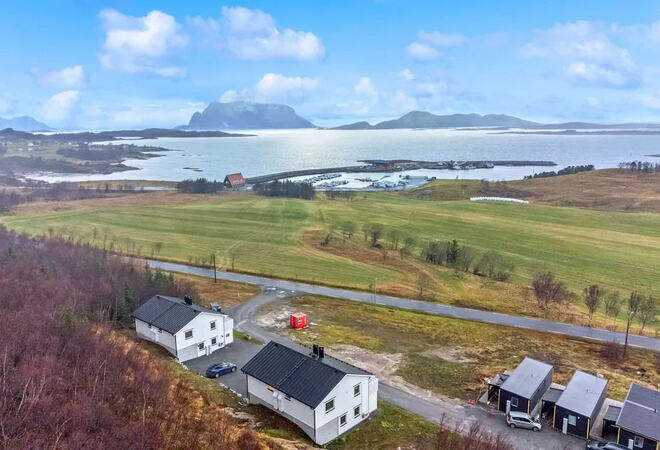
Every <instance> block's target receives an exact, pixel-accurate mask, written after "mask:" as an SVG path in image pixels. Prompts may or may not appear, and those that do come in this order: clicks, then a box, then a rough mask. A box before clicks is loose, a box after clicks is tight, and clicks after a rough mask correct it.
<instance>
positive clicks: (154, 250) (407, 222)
mask: <svg viewBox="0 0 660 450" xmlns="http://www.w3.org/2000/svg"><path fill="white" fill-rule="evenodd" d="M442 183H445V184H446V185H447V186H451V187H448V188H447V190H448V191H449V192H450V194H449V195H450V196H452V197H453V196H454V195H455V194H454V193H452V192H456V195H459V194H461V193H462V192H464V190H465V188H464V187H461V186H458V188H457V187H456V183H461V184H464V182H461V181H456V182H453V183H455V184H451V183H452V182H446V181H445V182H442ZM468 190H469V189H468ZM0 220H1V221H2V223H3V224H4V225H5V226H6V227H8V228H10V229H13V230H17V231H20V232H26V233H30V234H34V235H59V236H65V237H68V236H71V237H72V238H73V239H76V240H81V241H83V242H90V243H92V244H93V245H97V246H104V245H105V246H106V247H112V248H113V249H114V250H115V251H120V252H123V253H127V254H134V255H141V256H154V257H157V258H161V259H168V260H175V261H182V262H192V263H198V264H205V263H209V262H210V256H211V254H212V253H215V254H216V258H217V261H218V264H219V265H220V266H222V267H224V268H229V269H231V268H232V266H233V269H234V270H240V271H244V272H250V273H256V274H264V275H272V276H275V277H281V278H290V279H298V280H305V281H310V282H316V283H324V284H329V285H337V286H346V287H351V288H357V289H362V290H371V289H373V285H372V283H374V281H375V283H376V287H377V290H378V291H379V292H387V293H391V294H394V295H407V296H416V295H417V286H416V279H417V277H416V274H417V273H419V272H421V271H424V272H427V273H429V274H430V275H432V277H433V278H434V280H435V281H434V285H433V286H432V288H431V290H432V291H433V292H434V294H433V297H432V298H430V299H429V300H433V301H439V302H444V303H453V304H460V305H463V306H469V307H476V308H482V309H491V310H498V311H512V312H518V313H522V314H534V312H533V309H534V308H535V306H534V301H533V298H532V297H533V296H532V297H530V291H529V289H527V288H523V286H527V285H529V283H530V280H531V278H532V275H533V273H534V272H535V271H537V270H541V269H543V270H551V271H553V272H554V273H555V274H556V275H557V276H558V278H559V279H560V280H562V281H564V282H565V283H566V284H567V286H568V287H569V288H570V289H572V290H574V291H575V292H577V293H581V292H582V290H583V289H584V288H585V287H586V286H587V285H589V284H592V283H597V284H599V285H601V286H603V287H605V288H607V289H616V290H620V291H621V293H622V295H623V296H624V297H625V296H627V295H628V292H629V291H631V290H638V291H640V292H642V293H644V294H649V293H653V292H655V291H657V290H658V288H659V287H660V271H658V270H657V269H658V266H659V262H660V215H658V214H653V213H622V212H612V211H596V210H589V209H578V208H569V207H557V206H548V205H539V204H529V205H519V204H503V203H474V202H469V201H465V200H436V201H427V200H420V199H418V198H414V197H411V196H410V195H407V194H404V195H401V194H396V193H359V194H358V195H357V196H356V198H355V199H354V200H352V201H348V200H326V199H323V198H320V199H318V200H314V201H305V200H295V199H281V198H265V197H258V196H256V195H253V194H251V193H226V194H222V195H215V196H204V195H199V196H194V195H189V196H183V195H181V194H176V193H167V194H164V193H147V194H138V195H133V196H131V197H130V198H127V199H126V200H121V199H107V200H106V199H100V200H98V199H95V200H93V201H87V200H85V201H77V202H66V203H65V202H60V203H57V204H53V203H43V204H29V205H24V206H21V207H19V208H17V210H16V211H15V213H14V214H13V215H10V216H5V217H2V218H1V219H0ZM347 220H350V221H353V222H354V223H355V224H356V225H357V227H358V230H360V229H361V227H362V225H364V224H366V223H369V222H380V223H382V224H384V225H385V228H386V230H387V229H398V230H400V231H401V232H402V233H403V234H404V235H406V236H412V237H414V238H415V239H416V241H417V243H418V244H417V245H418V248H417V249H415V251H414V254H413V255H412V256H410V257H407V258H402V257H400V256H399V255H398V253H396V252H394V251H382V250H376V249H370V248H369V247H368V246H367V245H366V244H364V242H363V237H362V233H361V232H360V231H357V232H356V234H355V235H354V236H353V238H352V239H350V240H347V241H344V240H343V239H342V237H341V235H340V233H339V232H338V231H335V232H334V234H333V236H334V237H333V239H332V241H331V243H330V245H327V246H322V245H320V241H321V238H322V236H324V235H325V234H326V230H328V229H335V230H337V229H339V228H340V227H341V224H342V223H343V222H345V221H347ZM453 238H455V239H458V241H459V242H460V243H461V244H465V245H469V246H471V247H473V248H475V249H476V250H477V252H478V253H483V252H485V251H488V250H496V251H498V252H501V253H502V254H503V255H505V257H506V258H507V259H508V260H509V261H510V262H512V263H513V264H515V270H514V273H513V276H512V279H511V283H495V282H491V281H489V280H485V279H482V278H480V277H475V276H473V275H469V274H460V275H457V274H455V273H453V271H451V270H448V269H444V268H440V267H435V266H430V265H427V264H424V263H422V262H421V261H420V260H419V257H418V254H419V247H420V246H421V245H422V244H423V243H424V242H425V241H427V240H429V239H440V240H447V239H453ZM578 309H580V308H579V307H578Z"/></svg>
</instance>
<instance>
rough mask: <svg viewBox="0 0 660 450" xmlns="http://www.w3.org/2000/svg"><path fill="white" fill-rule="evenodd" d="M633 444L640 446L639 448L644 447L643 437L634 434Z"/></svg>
mask: <svg viewBox="0 0 660 450" xmlns="http://www.w3.org/2000/svg"><path fill="white" fill-rule="evenodd" d="M634 444H635V447H640V448H642V447H644V438H643V437H639V436H635V442H634Z"/></svg>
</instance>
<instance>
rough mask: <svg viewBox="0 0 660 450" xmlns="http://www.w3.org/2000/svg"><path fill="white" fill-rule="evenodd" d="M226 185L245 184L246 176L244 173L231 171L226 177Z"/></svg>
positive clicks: (232, 186) (237, 185) (231, 186)
mask: <svg viewBox="0 0 660 450" xmlns="http://www.w3.org/2000/svg"><path fill="white" fill-rule="evenodd" d="M224 184H225V186H227V187H230V188H235V187H239V186H243V185H245V178H244V177H243V174H242V173H240V172H239V173H230V174H229V175H227V176H226V177H225V181H224Z"/></svg>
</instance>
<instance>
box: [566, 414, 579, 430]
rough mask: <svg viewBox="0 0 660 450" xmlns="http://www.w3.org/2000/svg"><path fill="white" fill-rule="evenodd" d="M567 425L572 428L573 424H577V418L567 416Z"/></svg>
mask: <svg viewBox="0 0 660 450" xmlns="http://www.w3.org/2000/svg"><path fill="white" fill-rule="evenodd" d="M568 424H569V425H570V426H572V427H574V426H575V424H577V417H575V416H572V415H570V414H569V415H568Z"/></svg>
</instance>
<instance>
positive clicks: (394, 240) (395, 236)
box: [387, 229, 403, 250]
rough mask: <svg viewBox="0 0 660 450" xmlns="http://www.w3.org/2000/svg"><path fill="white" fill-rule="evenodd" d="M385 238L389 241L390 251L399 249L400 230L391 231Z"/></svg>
mask: <svg viewBox="0 0 660 450" xmlns="http://www.w3.org/2000/svg"><path fill="white" fill-rule="evenodd" d="M387 237H388V239H389V240H390V248H391V249H392V250H398V249H399V241H401V239H402V238H403V233H402V232H401V231H400V230H397V229H392V230H390V232H389V233H387Z"/></svg>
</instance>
